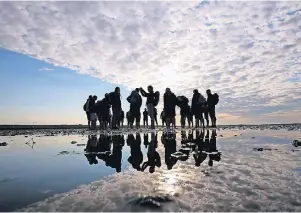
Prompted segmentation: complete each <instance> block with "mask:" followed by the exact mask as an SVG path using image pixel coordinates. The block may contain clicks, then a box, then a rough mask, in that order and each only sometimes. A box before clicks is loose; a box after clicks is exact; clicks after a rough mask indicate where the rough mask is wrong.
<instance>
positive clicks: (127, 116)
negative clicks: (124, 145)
mask: <svg viewBox="0 0 301 213" xmlns="http://www.w3.org/2000/svg"><path fill="white" fill-rule="evenodd" d="M130 116H131V113H130V111H128V112H127V113H126V120H127V124H128V125H127V127H130V120H131V117H130Z"/></svg>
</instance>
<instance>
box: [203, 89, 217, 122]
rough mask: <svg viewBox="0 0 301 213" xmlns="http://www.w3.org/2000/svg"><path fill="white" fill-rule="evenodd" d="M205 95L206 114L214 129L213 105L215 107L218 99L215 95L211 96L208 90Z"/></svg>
mask: <svg viewBox="0 0 301 213" xmlns="http://www.w3.org/2000/svg"><path fill="white" fill-rule="evenodd" d="M206 93H207V105H208V113H209V116H210V119H211V124H212V127H216V116H215V105H217V103H218V102H219V97H218V95H217V94H216V93H215V94H214V95H212V94H211V90H210V89H208V90H207V91H206Z"/></svg>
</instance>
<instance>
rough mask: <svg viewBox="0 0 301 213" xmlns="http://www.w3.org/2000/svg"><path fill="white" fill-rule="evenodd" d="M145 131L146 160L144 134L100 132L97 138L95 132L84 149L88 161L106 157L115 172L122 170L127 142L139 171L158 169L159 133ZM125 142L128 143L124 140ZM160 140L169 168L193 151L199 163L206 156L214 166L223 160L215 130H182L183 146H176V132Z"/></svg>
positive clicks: (95, 161) (131, 161)
mask: <svg viewBox="0 0 301 213" xmlns="http://www.w3.org/2000/svg"><path fill="white" fill-rule="evenodd" d="M150 135H151V138H150V140H149V134H148V133H144V134H143V144H144V145H145V147H146V148H147V153H146V154H147V160H146V161H145V162H143V152H142V149H141V144H142V139H141V134H139V133H137V134H136V136H135V135H133V134H129V135H127V138H126V139H125V136H124V135H105V134H102V135H100V137H99V139H97V137H96V135H91V136H89V139H88V143H87V146H86V149H85V152H86V154H85V156H86V157H87V160H88V161H89V164H91V165H93V164H98V160H97V159H99V160H103V161H104V162H105V164H106V166H109V167H112V168H115V169H116V172H121V167H122V148H123V146H124V145H125V144H126V145H128V146H129V147H130V156H129V158H128V162H129V163H130V164H131V165H132V167H133V168H134V169H136V170H137V171H145V170H146V169H147V168H148V170H149V172H150V173H153V172H155V169H156V167H161V164H162V163H161V156H160V154H159V153H158V151H157V147H158V137H157V134H156V133H150ZM125 142H126V143H125ZM161 142H162V144H163V146H164V149H165V155H164V159H165V164H166V166H167V169H168V170H170V169H172V168H173V166H174V165H175V164H176V163H177V162H178V161H186V160H187V159H189V157H190V155H193V156H192V157H193V158H194V160H195V166H197V167H199V166H200V165H201V164H202V163H203V162H204V161H205V160H206V159H208V165H209V166H213V162H214V161H220V160H221V152H219V151H218V150H217V146H216V130H214V129H213V130H212V131H211V136H210V135H209V130H207V132H206V134H205V131H203V130H201V131H199V130H196V131H195V134H194V132H193V131H189V132H188V137H187V134H186V131H182V132H181V146H180V148H179V149H177V142H176V133H175V132H164V133H163V134H162V136H161Z"/></svg>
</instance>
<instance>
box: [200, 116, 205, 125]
mask: <svg viewBox="0 0 301 213" xmlns="http://www.w3.org/2000/svg"><path fill="white" fill-rule="evenodd" d="M200 125H201V126H202V127H205V124H204V118H203V113H201V115H200Z"/></svg>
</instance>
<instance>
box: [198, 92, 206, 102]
mask: <svg viewBox="0 0 301 213" xmlns="http://www.w3.org/2000/svg"><path fill="white" fill-rule="evenodd" d="M205 102H206V99H205V98H204V96H202V95H201V94H200V95H199V98H198V104H204V103H205Z"/></svg>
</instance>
